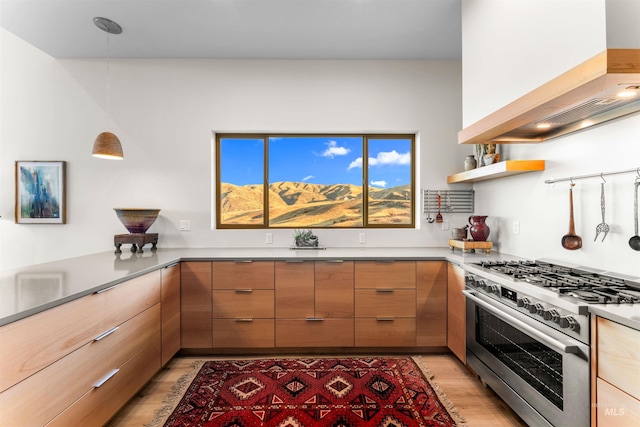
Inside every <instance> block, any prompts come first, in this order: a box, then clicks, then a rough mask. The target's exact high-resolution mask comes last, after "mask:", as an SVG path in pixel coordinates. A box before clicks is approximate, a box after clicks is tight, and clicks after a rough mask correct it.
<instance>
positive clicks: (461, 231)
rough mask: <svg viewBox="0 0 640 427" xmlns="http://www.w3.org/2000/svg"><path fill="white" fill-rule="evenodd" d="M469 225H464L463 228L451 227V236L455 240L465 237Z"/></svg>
mask: <svg viewBox="0 0 640 427" xmlns="http://www.w3.org/2000/svg"><path fill="white" fill-rule="evenodd" d="M468 227H469V226H468V225H465V226H464V227H463V228H452V229H451V237H452V238H453V239H455V240H464V239H466V238H467V228H468Z"/></svg>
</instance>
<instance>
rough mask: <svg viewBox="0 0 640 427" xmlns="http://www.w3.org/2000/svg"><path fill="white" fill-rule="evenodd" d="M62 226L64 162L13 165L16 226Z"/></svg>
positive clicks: (64, 205) (27, 162) (64, 219)
mask: <svg viewBox="0 0 640 427" xmlns="http://www.w3.org/2000/svg"><path fill="white" fill-rule="evenodd" d="M65 222H66V198H65V162H43V161H17V162H16V223H18V224H64V223H65Z"/></svg>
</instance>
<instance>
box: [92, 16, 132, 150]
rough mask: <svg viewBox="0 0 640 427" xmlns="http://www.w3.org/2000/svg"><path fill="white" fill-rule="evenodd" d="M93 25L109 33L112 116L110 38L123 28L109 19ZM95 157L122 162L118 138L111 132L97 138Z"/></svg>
mask: <svg viewBox="0 0 640 427" xmlns="http://www.w3.org/2000/svg"><path fill="white" fill-rule="evenodd" d="M93 23H94V24H96V26H97V27H98V28H100V29H101V30H102V31H105V32H106V33H107V116H109V117H110V116H111V87H110V83H111V81H110V75H109V71H110V67H109V65H110V60H111V56H110V52H109V36H110V35H111V34H120V33H122V27H121V26H120V25H118V24H117V23H115V22H113V21H112V20H110V19H107V18H100V17H97V18H93ZM92 154H93V156H94V157H100V158H103V159H115V160H122V159H123V158H124V154H123V153H122V144H120V140H119V139H118V137H117V136H115V135H114V134H113V133H111V132H102V133H101V134H100V135H98V136H97V138H96V140H95V141H94V143H93V153H92Z"/></svg>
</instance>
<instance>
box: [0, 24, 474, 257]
mask: <svg viewBox="0 0 640 427" xmlns="http://www.w3.org/2000/svg"><path fill="white" fill-rule="evenodd" d="M0 37H1V38H0V42H1V43H2V53H1V55H2V56H1V60H2V76H1V79H2V80H1V81H2V93H1V105H0V108H1V115H0V122H1V123H2V129H1V130H0V138H1V140H0V179H1V185H0V215H1V216H2V218H0V236H1V242H0V245H1V246H0V257H1V258H0V268H2V269H7V268H12V267H17V266H23V265H28V264H33V263H40V262H45V261H49V260H55V259H60V258H65V257H69V256H76V255H82V254H87V253H93V252H100V251H105V250H113V235H114V234H121V233H124V232H126V230H125V229H124V227H123V226H122V225H121V224H120V223H119V222H118V220H117V218H116V216H115V214H114V212H113V210H112V209H113V208H114V207H151V208H160V209H162V211H161V213H160V215H161V216H160V218H159V219H158V221H156V223H155V224H154V225H153V226H152V228H151V229H150V230H149V231H150V232H157V233H160V241H159V246H160V247H187V246H189V247H226V246H241V247H244V246H264V247H269V245H266V244H265V243H264V241H265V232H264V230H262V231H256V230H246V231H237V230H236V231H230V230H222V231H218V230H212V222H211V205H212V167H211V164H212V132H215V131H225V132H226V131H281V132H287V131H292V132H368V131H370V132H418V134H419V135H418V138H419V164H420V170H419V183H418V185H417V187H418V188H425V189H426V188H429V189H446V188H447V185H446V176H447V175H450V174H452V173H455V172H458V171H459V170H460V169H461V168H462V164H463V161H464V157H465V155H466V154H470V153H471V149H470V148H469V147H460V146H458V145H457V144H456V138H457V132H458V130H459V129H460V127H461V121H460V111H461V108H462V107H461V88H460V82H461V65H460V62H458V61H431V62H430V61H235V60H233V61H232V60H228V61H225V60H112V61H111V73H110V75H111V114H110V119H109V118H108V116H107V114H106V65H105V61H104V60H55V59H52V58H50V57H48V56H47V55H45V54H43V53H42V52H40V51H38V50H36V49H34V48H33V47H31V46H30V45H28V44H26V43H25V42H24V41H22V40H20V39H18V38H16V37H15V36H13V35H12V34H11V33H8V32H7V31H5V30H4V29H0ZM107 127H108V130H110V131H113V132H114V133H116V134H117V135H118V136H119V138H120V139H121V141H122V143H123V148H124V152H125V159H124V160H123V161H121V162H117V161H107V160H100V159H94V158H92V157H91V156H90V151H91V147H92V144H93V140H94V138H95V136H96V135H97V134H98V133H99V132H101V131H103V130H106V129H105V128H107ZM16 160H65V161H67V179H68V187H67V190H68V192H67V196H68V205H67V212H68V223H67V224H65V225H39V224H38V225H25V224H20V225H17V224H14V220H13V216H14V215H13V205H14V191H15V190H14V177H13V168H14V161H16ZM417 202H418V204H420V202H421V201H420V199H419V198H418V200H417ZM464 218H465V215H463V214H457V215H454V216H452V217H450V220H451V225H452V226H461V225H463V224H464V222H465V219H464ZM181 219H189V220H190V221H191V229H192V230H191V231H190V232H180V231H178V224H179V221H180V220H181ZM420 219H421V224H420V225H419V227H420V228H419V229H418V230H398V231H385V230H367V244H366V245H365V246H443V245H445V244H446V241H447V238H448V236H449V233H450V232H449V231H443V230H441V229H439V228H438V227H436V226H435V225H429V226H427V225H426V224H425V223H424V216H423V215H421V216H420ZM359 231H360V230H341V231H338V230H318V231H317V233H316V234H318V236H319V237H320V240H321V242H322V244H325V245H327V246H359V244H358V232H359ZM290 244H291V231H290V230H275V231H274V234H273V245H271V246H281V247H287V246H289V245H290Z"/></svg>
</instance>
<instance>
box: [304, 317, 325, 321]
mask: <svg viewBox="0 0 640 427" xmlns="http://www.w3.org/2000/svg"><path fill="white" fill-rule="evenodd" d="M306 320H307V322H322V321H323V320H324V317H307V319H306Z"/></svg>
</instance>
